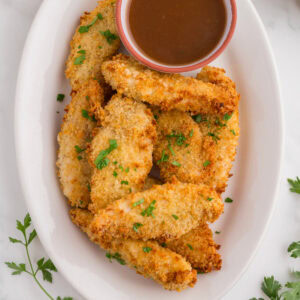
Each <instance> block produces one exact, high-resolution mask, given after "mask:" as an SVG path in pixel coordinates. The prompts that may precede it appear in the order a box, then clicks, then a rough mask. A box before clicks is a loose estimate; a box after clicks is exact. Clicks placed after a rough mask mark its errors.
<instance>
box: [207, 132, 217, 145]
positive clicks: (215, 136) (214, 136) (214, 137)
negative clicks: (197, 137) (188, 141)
mask: <svg viewBox="0 0 300 300" xmlns="http://www.w3.org/2000/svg"><path fill="white" fill-rule="evenodd" d="M207 135H208V136H211V137H212V139H213V140H214V141H215V142H216V143H217V142H218V140H219V139H220V138H219V137H218V136H217V135H216V134H215V133H213V132H209V133H208V134H207Z"/></svg>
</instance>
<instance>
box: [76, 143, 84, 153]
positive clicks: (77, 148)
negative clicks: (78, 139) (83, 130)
mask: <svg viewBox="0 0 300 300" xmlns="http://www.w3.org/2000/svg"><path fill="white" fill-rule="evenodd" d="M74 148H75V150H76V152H77V153H81V152H83V151H85V150H86V149H82V148H80V147H79V146H78V145H76V146H74Z"/></svg>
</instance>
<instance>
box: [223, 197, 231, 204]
mask: <svg viewBox="0 0 300 300" xmlns="http://www.w3.org/2000/svg"><path fill="white" fill-rule="evenodd" d="M225 202H226V203H232V202H233V200H232V199H231V198H229V197H227V198H226V199H225Z"/></svg>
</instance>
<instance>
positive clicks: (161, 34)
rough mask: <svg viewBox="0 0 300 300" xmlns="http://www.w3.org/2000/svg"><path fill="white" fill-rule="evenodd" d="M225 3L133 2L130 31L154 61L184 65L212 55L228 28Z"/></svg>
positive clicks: (206, 0) (190, 0)
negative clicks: (226, 27)
mask: <svg viewBox="0 0 300 300" xmlns="http://www.w3.org/2000/svg"><path fill="white" fill-rule="evenodd" d="M226 19H227V15H226V9H225V5H224V2H223V0H132V1H131V4H130V9H129V27H130V30H131V33H132V36H133V38H134V40H135V42H136V44H137V46H138V47H139V48H140V50H141V51H142V52H143V53H144V54H145V55H146V56H148V57H150V58H152V59H153V60H155V61H158V62H160V63H163V64H168V65H182V64H188V63H192V62H194V61H197V60H199V59H201V58H203V57H205V56H206V55H207V54H209V53H210V52H212V51H213V50H214V48H215V47H216V46H217V44H218V42H219V41H220V40H221V38H222V35H223V33H224V30H225V26H226Z"/></svg>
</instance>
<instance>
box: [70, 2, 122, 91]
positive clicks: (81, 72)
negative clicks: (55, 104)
mask: <svg viewBox="0 0 300 300" xmlns="http://www.w3.org/2000/svg"><path fill="white" fill-rule="evenodd" d="M115 2H116V1H115V0H104V1H99V2H98V6H97V7H96V8H95V9H94V10H93V11H92V12H85V13H84V14H83V15H82V16H81V17H80V24H79V26H78V27H77V28H76V32H75V34H74V36H73V39H72V41H71V43H70V47H71V51H70V54H69V57H68V60H67V62H66V77H67V78H68V79H70V83H71V86H72V89H73V90H78V89H79V88H80V86H81V85H82V84H83V83H84V82H85V81H87V80H89V79H96V80H98V81H99V82H100V84H101V85H102V86H103V88H105V91H106V90H109V88H108V86H107V85H106V84H105V82H104V79H103V76H102V74H101V64H102V62H103V61H104V59H105V58H107V57H110V56H111V55H113V54H114V53H116V51H117V49H118V48H119V46H120V39H119V38H118V37H117V28H116V23H115ZM98 14H100V15H101V16H102V17H101V16H99V17H98ZM93 22H94V24H93ZM91 24H92V25H91ZM89 25H91V26H89ZM81 26H87V27H85V28H86V30H85V31H87V32H82V33H80V32H79V30H80V27H81ZM107 30H109V32H110V33H112V34H114V35H115V36H116V39H110V40H109V41H107V39H106V38H105V36H104V35H103V34H101V32H105V31H107ZM81 31H82V30H81ZM79 57H81V60H82V63H81V64H74V63H75V61H76V59H77V60H80V58H79ZM108 93H109V92H108ZM105 94H107V93H105Z"/></svg>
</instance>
